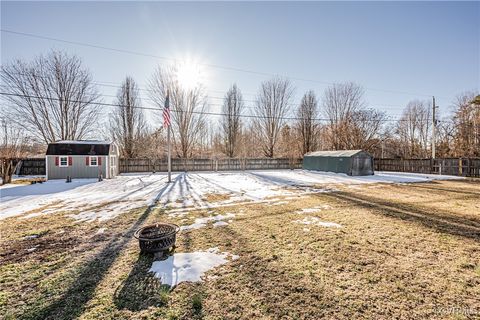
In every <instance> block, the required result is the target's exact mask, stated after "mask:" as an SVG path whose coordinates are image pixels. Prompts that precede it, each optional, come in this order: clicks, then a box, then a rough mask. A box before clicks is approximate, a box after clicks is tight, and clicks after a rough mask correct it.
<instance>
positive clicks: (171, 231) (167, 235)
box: [134, 223, 180, 253]
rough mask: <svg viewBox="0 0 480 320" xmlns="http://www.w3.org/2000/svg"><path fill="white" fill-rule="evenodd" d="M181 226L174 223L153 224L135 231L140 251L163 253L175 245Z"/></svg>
mask: <svg viewBox="0 0 480 320" xmlns="http://www.w3.org/2000/svg"><path fill="white" fill-rule="evenodd" d="M179 230H180V227H179V226H177V225H176V224H173V223H157V224H152V225H149V226H146V227H143V228H140V229H138V230H137V231H135V234H134V236H135V238H137V239H138V243H139V245H140V251H141V252H143V253H163V252H164V251H167V250H169V249H170V248H174V247H175V240H176V238H177V232H178V231H179Z"/></svg>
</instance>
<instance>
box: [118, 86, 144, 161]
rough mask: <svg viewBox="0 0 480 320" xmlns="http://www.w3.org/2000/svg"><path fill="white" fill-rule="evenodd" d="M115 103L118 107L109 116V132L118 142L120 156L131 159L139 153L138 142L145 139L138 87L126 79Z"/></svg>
mask: <svg viewBox="0 0 480 320" xmlns="http://www.w3.org/2000/svg"><path fill="white" fill-rule="evenodd" d="M116 103H117V104H118V105H119V106H120V107H118V108H116V109H114V111H113V112H112V113H111V115H110V132H111V136H112V138H113V139H114V140H115V141H117V142H118V144H119V145H120V148H121V150H122V155H123V156H124V157H127V158H133V157H135V156H136V155H138V153H139V148H140V147H141V144H140V140H141V139H143V138H145V134H146V131H147V124H146V121H145V116H144V114H143V110H142V109H140V107H141V102H140V96H139V93H138V86H137V84H136V83H135V80H133V78H131V77H126V78H125V80H124V81H123V83H122V86H121V87H120V89H119V90H118V93H117V99H116Z"/></svg>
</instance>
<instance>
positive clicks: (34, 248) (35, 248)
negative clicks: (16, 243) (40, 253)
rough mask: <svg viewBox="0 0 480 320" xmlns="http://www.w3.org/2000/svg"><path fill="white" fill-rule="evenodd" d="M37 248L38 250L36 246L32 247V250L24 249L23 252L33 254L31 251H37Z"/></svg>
mask: <svg viewBox="0 0 480 320" xmlns="http://www.w3.org/2000/svg"><path fill="white" fill-rule="evenodd" d="M37 248H38V246H35V247H32V248H28V249H25V251H27V252H33V251H35V250H37Z"/></svg>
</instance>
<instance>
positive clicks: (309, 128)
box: [296, 90, 319, 154]
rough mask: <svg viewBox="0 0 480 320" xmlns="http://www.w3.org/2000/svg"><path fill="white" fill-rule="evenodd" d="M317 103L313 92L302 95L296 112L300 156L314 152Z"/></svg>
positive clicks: (317, 126) (315, 145)
mask: <svg viewBox="0 0 480 320" xmlns="http://www.w3.org/2000/svg"><path fill="white" fill-rule="evenodd" d="M317 117H318V102H317V97H316V96H315V93H314V92H313V91H311V90H310V91H308V92H307V93H305V94H304V95H303V98H302V101H301V102H300V106H299V107H298V110H297V118H298V119H297V121H296V122H297V123H296V129H297V131H298V135H299V137H300V140H301V148H302V151H301V152H302V154H306V153H308V152H311V151H314V150H315V149H316V147H317V140H318V137H317V135H318V128H319V124H318V120H316V118H317Z"/></svg>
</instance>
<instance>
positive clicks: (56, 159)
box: [55, 157, 58, 167]
mask: <svg viewBox="0 0 480 320" xmlns="http://www.w3.org/2000/svg"><path fill="white" fill-rule="evenodd" d="M55 165H56V166H57V167H58V157H55Z"/></svg>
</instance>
